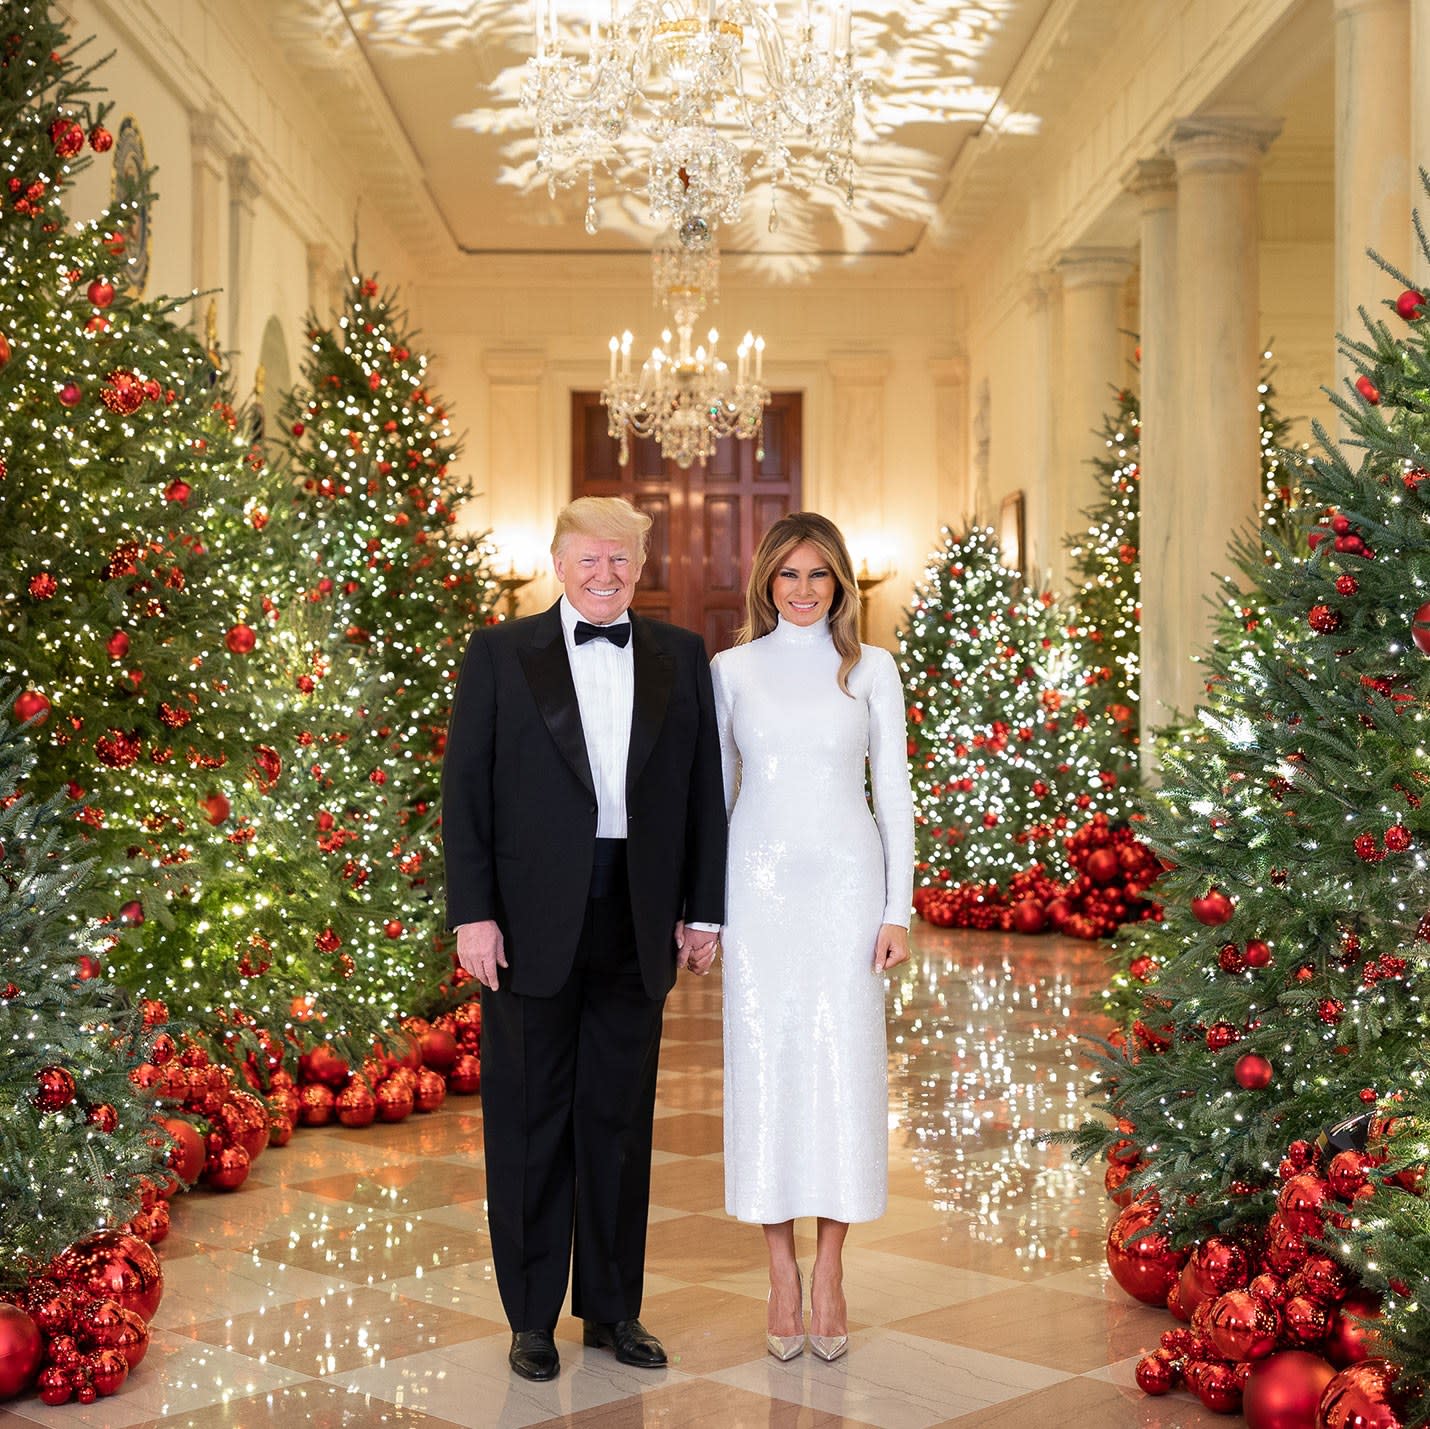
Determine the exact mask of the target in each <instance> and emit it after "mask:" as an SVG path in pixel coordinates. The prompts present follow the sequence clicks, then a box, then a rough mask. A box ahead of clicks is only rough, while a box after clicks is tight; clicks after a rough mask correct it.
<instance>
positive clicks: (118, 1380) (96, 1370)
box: [90, 1350, 129, 1397]
mask: <svg viewBox="0 0 1430 1429" xmlns="http://www.w3.org/2000/svg"><path fill="white" fill-rule="evenodd" d="M90 1376H91V1378H92V1379H93V1380H94V1387H95V1389H97V1390H98V1391H99V1393H100V1394H102V1395H104V1396H106V1397H107V1396H109V1395H111V1394H118V1393H119V1391H120V1390H121V1389H122V1388H123V1387H124V1381H125V1380H126V1379H128V1378H129V1361H128V1360H127V1359H125V1358H124V1352H123V1351H122V1350H96V1351H95V1353H94V1366H93V1368H92V1369H91V1371H90Z"/></svg>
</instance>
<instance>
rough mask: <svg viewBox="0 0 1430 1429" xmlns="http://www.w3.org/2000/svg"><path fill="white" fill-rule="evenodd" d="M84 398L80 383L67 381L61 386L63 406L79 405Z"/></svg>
mask: <svg viewBox="0 0 1430 1429" xmlns="http://www.w3.org/2000/svg"><path fill="white" fill-rule="evenodd" d="M83 400H84V393H83V392H81V391H80V389H79V384H78V383H75V382H66V383H65V384H64V386H63V387H61V388H60V406H61V407H78V406H79V404H80V403H81V402H82V401H83Z"/></svg>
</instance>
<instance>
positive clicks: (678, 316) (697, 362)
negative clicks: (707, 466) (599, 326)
mask: <svg viewBox="0 0 1430 1429" xmlns="http://www.w3.org/2000/svg"><path fill="white" fill-rule="evenodd" d="M652 273H653V278H654V283H655V291H656V299H657V301H659V302H661V303H662V304H663V305H664V306H665V308H666V309H667V311H668V312H669V313H670V317H671V320H672V322H673V323H674V324H675V337H674V339H672V336H671V333H670V330H669V329H666V331H665V332H663V333H662V334H661V342H662V344H663V346H661V347H656V348H653V349H652V350H651V354H650V356H649V357H648V358H646V360H645V361H644V362H643V363H642V364H641V368H640V371H639V372H632V370H631V334H630V333H629V332H626V333H623V334H622V335H621V336H620V337H619V338H615V337H613V338H612V339H611V341H610V344H609V346H610V353H611V371H610V377H609V379H608V380H607V382H606V385H605V387H604V388H602V389H601V401H602V403H603V404H604V405H605V408H606V413H607V430H608V431H609V432H610V434H611V436H613V437H615V438H617V440H618V441H619V442H620V444H621V450H620V459H621V462H622V464H624V463H625V462H626V461H627V460H628V459H629V456H630V434H631V433H632V432H634V433H635V434H636V436H638V437H650V438H653V439H654V440H655V441H657V442H659V443H660V452H661V455H662V456H663V457H665V458H666V459H667V460H668V461H673V462H674V463H675V464H676V465H677V466H679V467H688V466H690V465H692V464H693V463H694V462H696V461H706V460H707V459H708V458H709V457H711V456H712V455H713V454H714V451H715V443H716V442H717V441H719V440H720V439H721V438H722V437H730V436H733V437H740V438H746V439H748V438H754V439H755V441H756V442H757V444H758V445H757V446H756V450H755V457H756V459H757V460H758V459H760V458H762V457H763V456H764V454H765V450H764V411H765V405H766V403H768V402H769V400H770V394H769V390H768V389H767V388H766V387H765V385H764V381H763V378H764V359H765V340H764V338H762V337H756V336H754V334H753V333H748V332H747V333H746V334H745V336H744V338H743V339H742V340H741V342H740V345H739V347H738V349H737V351H736V368H735V372H734V373H733V374H732V373H731V371H730V368H729V365H728V364H727V363H725V362H722V361H721V360H720V356H719V351H718V344H719V341H720V334H719V333H718V332H716V330H715V329H714V328H711V329H710V332H709V334H708V335H707V341H708V342H709V344H710V345H709V347H708V348H707V347H705V346H704V345H698V346H697V345H695V343H694V338H693V332H694V328H695V323H696V320H697V319H698V318H699V317H700V314H701V313H702V312H704V310H705V307H706V305H707V303H711V302H714V301H715V300H716V299H717V298H718V296H719V283H720V254H719V250H718V249H717V247H716V245H715V241H714V239H713V238H712V237H708V236H707V237H706V238H705V240H704V241H703V242H700V243H695V244H690V243H688V242H686V243H682V242H678V241H677V240H676V238H675V237H674V236H672V235H670V234H666V235H665V237H664V238H663V239H662V240H661V241H660V242H659V243H658V244H657V245H656V248H655V252H654V254H653V255H652ZM672 340H673V341H674V343H675V346H674V348H672V347H671V343H672Z"/></svg>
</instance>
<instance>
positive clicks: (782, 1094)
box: [714, 620, 914, 1224]
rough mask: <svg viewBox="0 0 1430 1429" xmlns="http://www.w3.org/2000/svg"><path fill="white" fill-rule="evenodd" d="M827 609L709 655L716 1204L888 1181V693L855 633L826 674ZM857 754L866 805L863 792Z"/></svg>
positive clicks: (893, 896)
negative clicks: (716, 732) (720, 842)
mask: <svg viewBox="0 0 1430 1429" xmlns="http://www.w3.org/2000/svg"><path fill="white" fill-rule="evenodd" d="M838 671H839V653H838V651H837V650H836V649H835V647H834V641H833V638H832V637H831V636H830V633H829V627H828V624H827V622H824V621H821V622H820V623H819V624H818V625H816V626H811V627H809V628H801V627H799V626H795V625H790V624H787V623H785V622H784V621H783V620H781V622H780V624H779V626H778V627H777V628H776V629H775V630H773V631H772V632H771V633H770V634H769V635H766V636H764V637H763V638H762V639H759V640H755V641H752V642H751V643H750V644H748V645H741V646H737V647H735V648H734V649H733V650H726V651H724V652H722V653H721V654H720V655H717V656H716V658H715V663H714V679H715V701H716V707H717V711H718V714H719V720H720V741H721V752H722V756H723V760H724V767H725V799H726V806H727V808H729V809H730V852H729V863H728V864H727V869H728V873H727V877H726V913H725V917H726V922H725V929H724V932H723V934H722V942H723V945H724V979H725V983H724V1009H725V1209H726V1210H727V1211H728V1213H729V1214H730V1215H732V1216H735V1217H737V1218H738V1219H739V1220H742V1221H755V1222H761V1223H769V1224H772V1223H777V1222H780V1221H787V1220H790V1219H791V1218H793V1217H796V1216H827V1217H829V1218H830V1219H833V1220H839V1221H850V1222H853V1221H870V1220H875V1219H877V1218H878V1217H879V1216H881V1215H883V1213H884V1207H885V1204H886V1201H887V1197H888V1160H889V1134H888V1066H887V1053H886V1048H885V1038H884V979H883V975H882V974H876V973H875V972H874V943H875V938H876V936H877V934H878V931H879V925H880V924H881V923H899V924H901V925H903V926H905V927H907V926H908V922H909V905H910V899H911V896H912V891H913V859H914V853H913V801H912V798H911V796H910V792H909V771H908V759H907V747H906V735H905V730H904V694H903V689H902V687H901V685H900V682H899V675H898V671H897V669H896V668H895V665H894V661H893V658H892V656H890V654H889V653H888V651H886V650H882V649H879V648H877V647H875V646H871V645H865V646H864V647H863V656H862V658H861V659H860V661H859V663H858V664H857V665H855V667H854V669H853V670H852V671H851V672H850V676H849V687H850V690H851V691H852V692H853V695H854V698H853V699H851V698H850V697H849V696H848V695H846V694H844V693H843V692H842V691H841V690H840V689H839V686H838V684H837V676H838ZM866 755H867V757H868V761H869V771H870V777H871V785H872V789H873V794H874V806H875V809H876V810H877V814H878V818H877V822H876V820H875V818H874V817H873V816H872V815H871V813H870V809H869V803H868V801H867V799H866V796H865V758H866Z"/></svg>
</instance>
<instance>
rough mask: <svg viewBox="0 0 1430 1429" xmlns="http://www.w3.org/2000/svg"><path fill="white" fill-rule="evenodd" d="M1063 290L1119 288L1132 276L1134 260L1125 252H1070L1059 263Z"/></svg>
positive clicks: (1064, 254)
mask: <svg viewBox="0 0 1430 1429" xmlns="http://www.w3.org/2000/svg"><path fill="white" fill-rule="evenodd" d="M1057 270H1058V275H1059V277H1061V278H1062V280H1063V290H1064V291H1065V292H1071V291H1072V290H1074V289H1076V288H1093V287H1108V288H1114V287H1119V286H1121V284H1123V283H1125V282H1126V281H1127V278H1128V275H1129V274H1130V273H1131V272H1132V259H1131V258H1130V257H1129V256H1128V253H1127V250H1126V249H1125V248H1068V249H1065V250H1064V252H1063V254H1062V256H1061V257H1060V258H1059V259H1058V261H1057Z"/></svg>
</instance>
